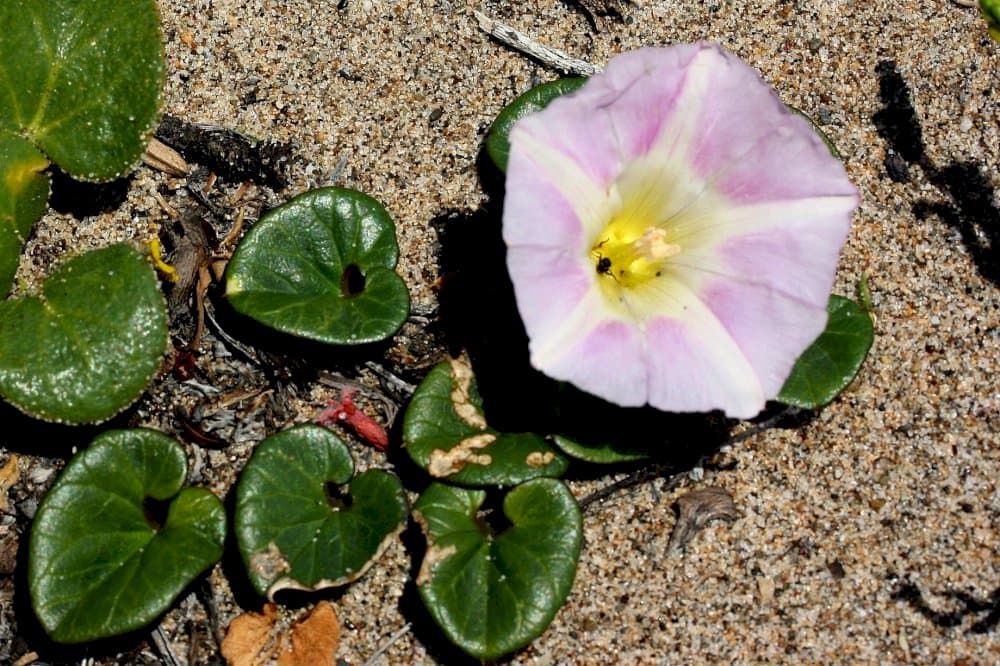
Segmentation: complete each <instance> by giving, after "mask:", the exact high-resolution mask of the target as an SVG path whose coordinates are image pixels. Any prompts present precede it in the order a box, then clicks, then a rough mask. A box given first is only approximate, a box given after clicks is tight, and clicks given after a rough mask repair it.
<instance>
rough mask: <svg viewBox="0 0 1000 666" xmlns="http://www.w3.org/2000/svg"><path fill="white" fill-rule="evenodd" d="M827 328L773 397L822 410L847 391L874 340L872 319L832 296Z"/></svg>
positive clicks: (851, 302) (856, 307) (855, 305)
mask: <svg viewBox="0 0 1000 666" xmlns="http://www.w3.org/2000/svg"><path fill="white" fill-rule="evenodd" d="M827 310H828V312H829V319H828V320H827V322H826V329H824V331H823V332H822V333H821V334H820V336H819V337H818V338H817V339H816V342H814V343H812V345H811V346H810V347H809V348H808V349H806V350H805V351H804V352H803V353H802V356H800V357H799V360H798V361H796V362H795V366H794V367H793V368H792V374H791V375H790V376H789V377H788V379H787V380H785V385H784V386H783V387H781V393H779V394H778V397H777V398H776V399H777V400H778V401H779V402H783V403H785V404H787V405H795V406H796V407H803V408H805V409H815V408H817V407H822V406H823V405H825V404H827V403H828V402H830V401H831V400H833V399H834V398H836V397H837V395H838V394H839V393H840V392H841V391H843V390H844V389H845V388H847V386H848V384H850V383H851V382H852V381H853V380H854V377H855V375H857V374H858V370H860V369H861V364H862V363H864V360H865V356H867V355H868V350H869V349H870V348H871V346H872V342H873V341H874V340H875V328H874V326H873V325H872V318H871V317H870V316H869V315H868V313H867V312H865V311H864V310H863V309H861V308H860V307H859V306H858V304H857V303H855V302H854V301H852V300H850V299H849V298H844V297H843V296H831V297H830V303H829V305H828V306H827Z"/></svg>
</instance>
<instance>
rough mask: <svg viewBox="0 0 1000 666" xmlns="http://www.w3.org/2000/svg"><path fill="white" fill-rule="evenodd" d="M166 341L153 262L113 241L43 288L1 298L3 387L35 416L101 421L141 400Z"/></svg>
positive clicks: (0, 390)
mask: <svg viewBox="0 0 1000 666" xmlns="http://www.w3.org/2000/svg"><path fill="white" fill-rule="evenodd" d="M166 347H167V311H166V305H165V303H164V300H163V295H162V294H161V293H160V289H159V286H158V284H157V282H156V276H155V275H154V274H153V269H152V268H151V267H150V266H149V264H148V263H147V262H146V260H145V259H144V258H143V257H142V255H140V254H139V253H138V252H136V251H135V250H134V249H132V248H131V247H129V246H127V245H123V244H119V245H112V246H110V247H107V248H104V249H101V250H95V251H93V252H88V253H87V254H84V255H81V256H79V257H76V258H74V259H70V260H69V261H67V262H66V263H64V264H63V265H62V266H60V267H59V268H58V269H56V271H55V272H54V273H53V274H52V275H51V276H50V277H49V278H48V279H47V280H46V281H45V282H44V283H43V285H42V289H41V293H40V294H39V295H37V296H25V297H23V298H18V299H15V300H8V301H4V302H2V303H0V394H2V395H3V397H4V398H6V399H7V400H8V401H10V402H11V403H13V404H14V405H15V406H16V407H17V408H18V409H20V410H22V411H24V412H26V413H27V414H30V415H31V416H34V417H36V418H40V419H45V420H50V421H64V422H70V423H96V422H98V421H103V420H105V419H108V418H110V417H112V416H114V415H115V414H117V413H118V412H119V411H121V410H122V409H124V408H125V407H127V406H128V405H129V404H130V403H132V402H133V401H134V400H135V399H136V398H138V397H139V395H140V394H141V393H142V391H143V389H145V387H146V384H148V383H149V380H150V379H151V378H152V376H153V374H154V373H155V372H156V370H157V369H158V368H159V364H160V359H161V358H162V357H163V354H164V352H165V351H166Z"/></svg>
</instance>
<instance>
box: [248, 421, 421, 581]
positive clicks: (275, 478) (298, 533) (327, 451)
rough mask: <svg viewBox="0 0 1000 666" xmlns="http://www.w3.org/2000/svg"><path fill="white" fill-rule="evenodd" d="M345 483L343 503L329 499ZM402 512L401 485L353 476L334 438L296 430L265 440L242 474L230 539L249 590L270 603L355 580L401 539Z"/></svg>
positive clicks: (381, 476) (379, 475)
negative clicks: (292, 592)
mask: <svg viewBox="0 0 1000 666" xmlns="http://www.w3.org/2000/svg"><path fill="white" fill-rule="evenodd" d="M352 477H354V478H353V479H352ZM346 483H349V484H350V486H349V489H348V490H347V491H345V493H344V495H343V496H341V497H338V496H337V495H338V494H339V491H337V490H333V491H331V485H332V486H340V485H343V484H346ZM347 492H349V495H347V494H346V493H347ZM406 512H407V503H406V496H405V494H404V493H403V486H402V484H401V483H400V482H399V479H397V478H396V477H395V476H393V475H392V474H389V473H388V472H383V471H381V470H368V471H367V472H364V473H362V474H359V475H358V476H354V462H353V461H352V460H351V454H350V452H349V451H348V450H347V446H345V445H344V443H343V442H342V441H341V440H340V438H338V437H337V436H336V435H334V434H333V433H332V432H330V431H329V430H327V429H326V428H321V427H319V426H315V425H302V426H297V427H295V428H291V429H289V430H285V431H284V432H280V433H278V434H275V435H271V436H270V437H268V438H267V439H265V440H264V442H263V443H261V445H260V446H259V447H258V448H257V450H256V451H254V454H253V457H251V458H250V461H249V462H248V463H247V465H246V468H244V470H243V475H242V476H241V477H240V482H239V485H238V487H237V489H236V538H237V541H238V542H239V547H240V553H241V554H242V555H243V562H244V563H245V564H246V567H247V571H248V572H249V574H250V581H251V582H252V583H253V586H254V588H256V590H257V591H258V592H259V593H260V594H262V595H263V594H266V595H267V596H268V597H269V598H271V599H273V598H274V594H275V593H276V592H278V591H279V590H282V589H286V588H292V589H300V590H319V589H323V588H326V587H336V586H340V585H346V584H347V583H350V582H351V581H353V580H355V579H357V578H359V577H360V576H362V575H363V574H364V573H365V572H366V571H367V570H368V568H369V567H370V566H371V565H372V563H373V562H374V561H375V560H376V559H377V558H378V557H379V556H380V555H381V554H382V551H384V550H385V549H386V548H387V547H388V546H389V544H391V543H392V541H393V540H394V539H395V538H396V536H397V535H398V534H399V532H400V531H402V529H403V523H404V521H405V520H406Z"/></svg>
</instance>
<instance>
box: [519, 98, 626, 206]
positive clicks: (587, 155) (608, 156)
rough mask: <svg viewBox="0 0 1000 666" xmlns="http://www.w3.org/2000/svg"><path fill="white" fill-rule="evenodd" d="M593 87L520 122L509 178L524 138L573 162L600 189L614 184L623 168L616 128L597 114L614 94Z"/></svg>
mask: <svg viewBox="0 0 1000 666" xmlns="http://www.w3.org/2000/svg"><path fill="white" fill-rule="evenodd" d="M592 83H593V80H591V81H589V82H587V83H586V84H584V86H583V87H581V88H580V89H578V90H577V91H576V92H574V93H571V94H569V95H564V96H562V97H557V98H556V99H554V100H552V102H551V103H550V104H549V105H548V106H547V107H545V108H544V109H542V110H541V111H539V112H538V113H534V114H531V115H529V116H526V117H524V118H522V119H521V120H519V121H518V122H517V124H516V125H515V126H514V129H513V130H512V131H511V133H510V157H509V160H508V174H509V173H510V166H509V165H510V161H511V160H514V159H516V158H517V153H518V151H519V149H520V147H519V143H520V139H519V135H521V134H524V135H530V136H531V137H533V138H534V139H535V140H537V141H538V142H539V143H541V144H544V145H546V146H549V147H550V148H551V149H552V150H554V151H556V152H558V153H560V154H562V155H564V156H566V157H568V158H569V159H571V160H572V161H573V162H574V163H575V164H576V165H577V166H578V167H579V168H580V169H581V170H582V171H583V172H584V173H585V174H587V176H588V177H589V178H590V179H591V180H593V181H594V182H595V183H596V184H597V185H598V187H599V188H600V189H604V188H606V187H607V186H608V185H609V184H610V183H611V181H613V180H614V178H615V176H617V175H618V171H619V170H620V169H621V164H622V162H621V157H620V151H619V149H618V144H617V142H616V141H615V133H614V128H613V127H612V126H611V123H610V121H609V119H608V118H607V116H606V115H605V114H599V113H596V111H595V107H597V106H599V105H601V104H603V103H604V102H605V100H606V99H610V97H609V94H610V92H609V91H607V90H605V89H603V88H601V87H600V86H594V85H592Z"/></svg>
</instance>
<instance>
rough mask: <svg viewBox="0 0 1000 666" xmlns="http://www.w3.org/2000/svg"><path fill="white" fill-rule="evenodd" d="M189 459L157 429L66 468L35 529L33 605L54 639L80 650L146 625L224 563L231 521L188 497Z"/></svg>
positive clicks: (125, 433)
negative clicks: (79, 645)
mask: <svg viewBox="0 0 1000 666" xmlns="http://www.w3.org/2000/svg"><path fill="white" fill-rule="evenodd" d="M186 475H187V457H186V456H185V454H184V449H183V448H182V447H181V446H180V444H178V443H177V442H176V441H174V440H173V439H171V438H170V437H167V436H166V435H164V434H162V433H159V432H156V431H153V430H111V431H108V432H105V433H103V434H101V435H99V436H98V437H97V438H96V439H95V440H94V441H93V442H92V443H91V444H90V446H89V447H88V448H87V449H85V450H84V451H83V452H82V453H79V454H77V455H76V456H75V457H74V458H73V459H72V460H71V461H70V463H69V465H67V466H66V469H65V470H64V471H63V473H62V475H61V476H60V477H59V479H58V480H57V481H56V483H55V485H53V486H52V489H51V490H50V491H49V492H48V494H47V495H46V496H45V499H44V500H42V504H41V506H40V507H39V509H38V514H37V515H36V517H35V522H34V525H33V526H32V528H31V542H30V544H29V554H28V584H29V588H30V591H31V602H32V606H33V607H34V609H35V613H36V614H37V615H38V619H39V620H40V621H41V623H42V626H43V627H45V631H46V632H48V634H49V636H50V637H51V638H52V639H53V640H56V641H59V642H61V643H79V642H82V641H91V640H95V639H98V638H104V637H106V636H115V635H118V634H122V633H125V632H128V631H132V630H135V629H138V628H139V627H142V626H143V625H145V624H147V623H149V622H151V621H152V620H154V619H155V618H156V617H157V616H158V615H159V614H160V613H162V612H163V611H165V610H166V609H167V608H168V607H169V606H170V604H171V603H173V600H174V599H175V598H176V597H177V595H178V594H180V593H181V591H182V590H183V589H184V588H185V587H187V586H188V585H189V584H190V583H191V581H192V580H194V578H195V577H196V576H198V574H200V573H201V572H202V571H204V570H205V569H207V568H208V567H210V566H211V565H212V564H214V563H215V562H217V561H218V560H219V558H220V557H221V556H222V543H223V540H224V539H225V535H226V514H225V509H224V508H223V506H222V502H220V501H219V499H218V498H217V497H216V496H215V495H213V494H212V493H211V492H209V491H208V490H206V489H204V488H185V489H183V490H181V486H182V485H183V483H184V478H185V476H186Z"/></svg>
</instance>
